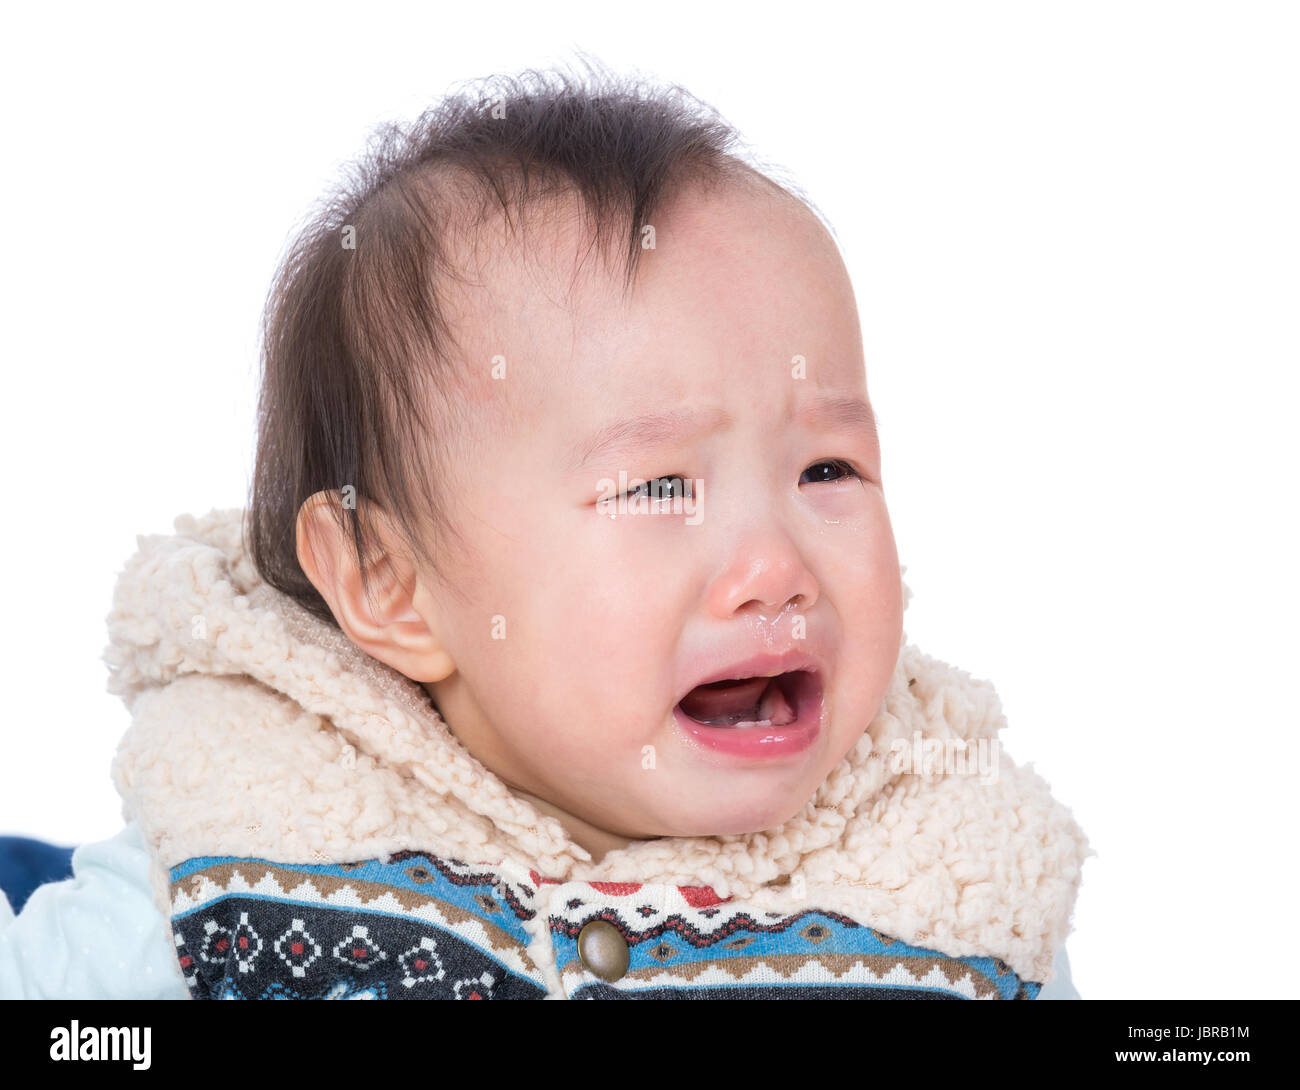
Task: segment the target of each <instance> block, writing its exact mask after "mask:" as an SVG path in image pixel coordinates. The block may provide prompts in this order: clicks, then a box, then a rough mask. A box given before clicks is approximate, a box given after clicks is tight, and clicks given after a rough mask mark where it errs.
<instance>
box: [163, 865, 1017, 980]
mask: <svg viewBox="0 0 1300 1090" xmlns="http://www.w3.org/2000/svg"><path fill="white" fill-rule="evenodd" d="M170 879H171V912H172V929H173V935H174V940H175V943H176V957H177V960H178V963H179V965H180V968H181V972H182V974H183V976H184V978H185V981H186V983H187V984H188V986H189V988H190V993H191V995H192V996H193V997H194V998H198V999H541V998H544V997H545V995H546V983H545V978H544V977H543V975H542V973H541V972H540V971H539V969H538V967H537V965H536V964H534V962H533V960H532V958H531V956H530V955H529V952H528V946H529V944H530V943H531V942H532V941H533V940H534V936H535V935H541V934H545V935H546V936H548V937H549V939H550V942H549V947H550V952H551V954H552V956H553V958H554V969H555V970H556V971H557V972H558V974H559V977H560V981H561V984H562V985H563V988H564V992H565V994H567V995H568V996H569V997H570V998H573V999H714V998H734V999H805V998H816V999H822V998H826V999H1036V998H1037V997H1038V994H1039V992H1040V991H1041V985H1040V984H1037V983H1034V982H1031V981H1022V980H1021V979H1020V978H1019V977H1018V976H1017V975H1016V974H1015V973H1014V972H1013V971H1012V970H1011V968H1010V967H1009V966H1008V965H1006V964H1005V963H1004V962H1003V961H1002V960H1000V959H998V958H993V957H961V958H954V957H949V956H947V955H945V954H942V953H939V952H937V951H934V950H929V949H926V948H924V947H920V946H911V945H908V944H907V943H904V942H902V941H900V940H897V939H893V938H891V937H889V936H887V935H884V934H882V933H880V932H879V931H876V930H875V929H873V928H871V927H869V926H867V925H866V924H864V923H862V922H859V921H857V920H854V919H852V918H851V917H849V916H847V915H845V914H843V913H841V912H834V911H830V910H827V909H822V908H818V907H816V906H815V904H813V903H811V897H810V898H809V901H810V903H809V905H808V907H807V908H802V909H800V910H799V911H795V912H790V911H785V912H769V911H761V910H759V909H757V908H756V907H754V906H752V905H747V904H745V903H743V902H735V901H733V900H732V899H730V898H727V899H723V898H720V897H718V896H717V894H716V893H715V892H714V891H713V890H712V889H710V888H708V887H705V886H674V885H667V884H646V885H642V884H639V883H632V882H565V883H561V882H557V881H556V880H554V879H551V878H545V877H542V876H541V875H539V874H538V873H537V872H536V871H524V870H522V869H521V868H518V867H516V866H514V865H513V864H508V863H502V864H497V865H493V866H488V865H469V864H465V863H461V862H458V861H456V860H449V859H443V858H440V857H438V856H434V855H431V854H428V853H424V852H414V851H403V852H397V853H394V854H392V855H389V856H386V857H385V858H383V859H372V860H366V861H362V862H357V863H343V864H324V865H316V864H290V863H272V862H268V861H266V860H262V859H239V858H233V857H227V856H222V857H204V858H198V859H190V860H187V861H186V862H184V863H182V864H180V865H179V866H176V867H173V868H172V869H171V872H170ZM592 920H605V921H607V922H608V923H610V924H612V925H613V926H614V927H615V928H617V930H618V932H619V934H621V935H622V936H623V939H624V940H625V941H626V942H627V944H628V950H629V956H630V963H629V966H628V970H627V972H626V973H625V974H624V975H623V976H622V977H620V978H619V979H618V980H616V981H614V982H612V983H610V982H606V981H603V980H601V979H600V978H598V977H596V976H595V975H593V974H592V973H591V972H589V971H588V970H587V968H586V967H585V966H584V965H583V963H582V961H581V959H580V958H579V956H578V936H579V934H580V933H581V931H582V929H583V927H585V926H586V925H587V924H588V923H590V922H591V921H592Z"/></svg>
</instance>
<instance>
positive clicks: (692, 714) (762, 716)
mask: <svg viewBox="0 0 1300 1090" xmlns="http://www.w3.org/2000/svg"><path fill="white" fill-rule="evenodd" d="M820 697H821V680H820V679H819V678H818V676H817V675H816V674H815V673H813V672H812V671H810V670H792V671H790V672H788V673H784V674H777V675H776V676H775V677H748V678H732V679H729V680H726V681H714V682H710V683H709V684H707V685H697V686H696V687H695V688H694V689H692V690H691V691H690V692H689V693H687V694H686V695H685V696H684V697H682V699H681V701H680V702H679V703H678V705H677V711H679V712H680V713H681V714H682V715H684V716H685V717H686V718H687V719H689V720H691V721H692V722H695V723H698V724H699V725H700V726H705V727H733V728H735V729H737V730H747V729H753V728H763V727H788V726H793V725H795V724H798V723H801V722H803V721H805V720H807V719H808V718H809V714H810V713H811V712H812V711H813V710H814V708H815V706H816V707H819V706H820Z"/></svg>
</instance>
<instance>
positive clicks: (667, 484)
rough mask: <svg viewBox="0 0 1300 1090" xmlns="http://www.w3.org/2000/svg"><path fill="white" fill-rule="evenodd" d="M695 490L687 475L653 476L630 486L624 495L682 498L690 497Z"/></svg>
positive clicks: (655, 498)
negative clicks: (633, 486) (634, 486)
mask: <svg viewBox="0 0 1300 1090" xmlns="http://www.w3.org/2000/svg"><path fill="white" fill-rule="evenodd" d="M693 493H694V490H693V489H692V488H691V482H690V479H689V478H686V477H651V478H650V480H648V481H644V482H643V483H641V484H639V485H637V486H636V488H629V489H628V490H627V491H626V492H624V493H623V495H624V496H644V497H645V498H646V499H648V500H651V501H653V500H668V501H670V502H671V501H672V500H681V499H689V498H691V496H692V495H693Z"/></svg>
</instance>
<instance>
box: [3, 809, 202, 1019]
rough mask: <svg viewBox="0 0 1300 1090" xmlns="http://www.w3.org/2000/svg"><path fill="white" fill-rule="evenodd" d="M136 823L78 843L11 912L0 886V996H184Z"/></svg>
mask: <svg viewBox="0 0 1300 1090" xmlns="http://www.w3.org/2000/svg"><path fill="white" fill-rule="evenodd" d="M169 930H170V929H169V928H168V926H167V923H166V921H165V920H164V919H163V916H162V913H161V912H159V911H158V909H157V907H155V905H154V903H153V894H152V892H151V889H150V885H149V855H148V852H147V851H146V850H145V847H144V843H143V841H142V840H141V839H140V834H139V831H138V829H137V828H136V827H135V825H134V824H131V825H127V826H126V827H125V828H124V829H123V830H122V831H121V832H120V833H118V834H117V835H116V836H114V837H110V838H109V839H108V840H101V841H96V842H94V843H87V844H82V845H80V846H79V847H78V848H77V849H76V851H75V852H73V854H72V877H71V878H66V879H64V880H63V881H61V882H47V883H46V884H45V885H43V886H38V887H37V888H36V889H35V890H34V891H33V892H32V895H31V897H29V898H28V900H27V903H26V904H25V905H24V906H23V910H22V912H20V913H19V914H18V915H17V916H15V915H14V913H13V908H12V907H11V906H10V904H9V900H8V898H7V897H5V895H4V893H3V892H0V999H188V998H189V991H188V989H187V988H186V986H185V981H184V980H182V979H181V975H180V970H179V968H178V966H177V963H176V954H175V950H174V949H173V948H172V946H171V944H170V943H169V942H168V941H167V940H168V933H169Z"/></svg>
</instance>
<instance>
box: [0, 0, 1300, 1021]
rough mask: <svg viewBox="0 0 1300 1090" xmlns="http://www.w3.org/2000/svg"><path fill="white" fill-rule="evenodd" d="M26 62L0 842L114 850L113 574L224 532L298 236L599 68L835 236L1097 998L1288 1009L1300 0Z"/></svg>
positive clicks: (10, 200) (327, 20)
mask: <svg viewBox="0 0 1300 1090" xmlns="http://www.w3.org/2000/svg"><path fill="white" fill-rule="evenodd" d="M846 20H848V21H847V22H846ZM3 37H4V38H5V40H6V42H7V45H8V49H7V53H8V54H9V55H8V57H7V60H6V64H5V65H4V66H3V67H0V92H2V93H0V116H3V120H4V130H3V131H4V147H5V162H6V168H5V170H4V171H3V172H2V173H0V191H2V195H3V207H4V208H5V210H6V212H5V215H4V257H5V260H4V261H3V263H0V278H2V281H3V291H2V292H0V298H2V299H3V305H4V334H5V367H4V376H5V386H6V388H7V392H8V395H9V398H8V410H9V411H8V412H7V413H5V425H4V427H3V428H2V429H0V450H2V452H3V457H4V465H5V467H6V470H7V472H6V475H5V484H6V492H7V494H8V495H9V497H10V499H9V502H8V504H7V505H6V514H7V518H6V525H5V528H4V535H3V537H4V544H3V550H4V557H5V570H6V572H7V576H8V577H7V579H6V586H5V592H6V593H5V607H6V609H5V613H6V618H7V623H5V624H4V625H3V627H2V628H0V639H3V641H4V652H5V654H4V659H3V663H4V667H3V668H4V678H3V680H4V683H5V693H6V695H7V697H8V708H7V723H6V726H5V729H4V750H3V759H2V760H0V832H8V833H18V834H23V835H31V836H39V837H42V838H45V839H49V840H54V841H58V842H63V843H69V844H70V843H78V842H81V841H85V840H91V839H99V838H102V837H106V836H108V835H111V834H112V833H114V832H115V831H116V830H117V829H118V828H120V825H121V815H120V811H119V800H118V798H117V795H116V793H115V791H114V789H113V787H112V784H111V781H110V779H109V773H108V766H109V762H110V760H111V757H112V754H113V751H114V747H115V746H116V743H117V740H118V738H119V737H120V735H121V734H122V732H123V731H124V730H125V729H126V726H127V714H126V711H125V709H124V707H122V706H121V704H120V703H119V702H118V701H117V700H116V698H113V697H110V696H109V695H108V694H107V693H106V692H105V691H104V683H105V678H106V671H105V668H104V666H103V664H102V662H101V661H100V655H101V653H102V650H103V646H104V643H105V629H104V618H105V615H106V614H107V612H108V609H109V606H110V601H111V592H112V587H113V582H114V578H115V575H116V573H117V571H118V569H119V568H120V566H121V565H122V563H123V562H124V561H125V559H126V557H127V556H128V555H129V554H130V553H131V552H132V551H133V550H134V542H135V535H136V534H138V533H157V532H166V531H168V530H169V529H170V527H171V520H172V518H173V517H174V516H175V515H176V514H178V513H180V512H182V511H188V512H194V513H201V512H204V511H207V510H209V509H210V508H213V507H228V506H240V505H242V504H243V503H244V502H245V497H246V489H247V480H248V473H249V469H250V463H251V455H252V444H253V407H254V403H255V394H256V387H255V382H256V343H257V341H256V338H257V322H258V318H259V315H260V310H261V306H262V302H263V299H264V296H265V292H266V290H267V287H268V284H269V281H270V277H271V273H272V271H273V269H274V266H275V263H276V259H277V257H278V255H279V253H280V251H281V248H282V246H283V245H284V244H285V242H286V241H287V239H288V237H289V235H290V233H291V229H292V228H293V226H294V225H295V224H296V223H297V222H298V221H299V219H300V217H302V216H303V215H304V214H305V213H306V212H307V211H308V208H309V206H310V205H311V203H312V202H313V201H314V200H315V199H316V198H317V197H318V196H319V195H320V193H321V192H322V191H323V190H324V189H325V187H326V186H327V185H328V184H329V183H330V181H331V180H332V179H333V178H334V177H335V173H336V170H337V169H338V167H339V166H340V165H341V164H342V163H343V162H344V161H346V160H347V159H349V158H350V157H351V156H353V155H354V154H356V153H357V152H358V151H360V149H361V148H362V146H363V145H364V142H365V138H366V136H367V134H368V133H369V132H370V131H371V129H372V127H374V126H375V125H377V124H378V123H380V122H383V121H386V120H403V119H409V118H412V117H414V116H415V115H416V114H418V113H419V112H420V110H421V109H422V108H423V107H424V106H426V105H428V104H429V103H430V102H431V101H432V100H433V99H434V98H436V97H437V96H438V95H439V94H440V93H442V92H443V91H445V90H446V89H447V88H448V87H449V86H450V85H451V84H452V83H454V82H456V81H460V80H464V79H469V78H473V77H478V76H484V75H488V74H491V73H493V72H497V71H514V70H517V69H519V68H522V67H527V66H544V65H547V64H551V63H555V62H562V61H564V60H566V59H568V58H570V57H571V56H572V53H573V50H574V49H575V48H582V49H584V50H587V51H588V52H590V53H592V54H594V55H596V56H597V57H599V58H601V59H602V60H604V61H605V62H607V63H608V64H610V65H612V66H613V67H615V68H619V69H624V70H626V69H637V70H639V71H641V72H642V73H643V74H646V75H649V76H654V77H658V78H661V79H664V80H668V81H673V82H678V83H681V84H682V85H684V86H685V87H687V88H688V89H689V90H691V91H692V92H693V93H694V94H696V95H698V96H699V97H701V98H703V99H705V100H706V101H708V102H710V103H712V104H713V105H714V106H716V107H717V108H718V109H719V110H721V112H722V113H723V115H724V116H726V117H727V118H728V119H729V120H730V121H731V122H733V123H734V124H735V125H736V126H737V127H738V128H739V129H740V130H741V132H742V134H743V135H744V137H745V139H746V140H747V141H748V142H749V143H750V144H751V145H753V146H754V147H755V149H756V150H757V151H758V152H759V153H760V154H761V155H762V156H764V157H765V158H766V159H768V160H770V161H773V162H775V163H778V164H780V165H782V166H783V167H785V168H786V169H788V170H789V171H790V172H791V173H792V175H793V176H794V177H795V178H796V179H797V180H798V182H799V183H800V184H801V185H802V186H803V187H804V188H805V189H806V190H807V192H808V193H809V195H810V196H811V197H812V199H813V200H814V201H816V202H817V203H818V205H819V206H820V207H821V209H822V210H823V211H824V212H825V214H826V215H827V216H828V217H829V219H830V220H831V221H832V223H833V224H834V225H835V227H836V230H837V234H838V238H839V241H840V244H841V246H842V248H843V250H844V253H845V256H846V260H847V262H848V265H849V270H850V273H851V275H852V276H853V280H854V284H855V286H856V290H857V293H858V301H859V307H860V310H861V314H862V320H863V327H864V337H865V343H866V352H867V368H868V385H869V389H870V391H871V394H872V399H873V401H874V402H875V404H876V406H877V409H878V412H879V414H880V418H881V431H882V439H883V449H884V481H885V492H886V496H887V498H888V500H889V504H890V509H891V512H892V515H893V519H894V526H895V533H896V536H897V539H898V543H899V550H900V555H901V559H902V561H903V563H904V564H906V565H907V567H908V571H907V576H906V578H907V580H908V583H909V585H910V586H911V587H912V590H913V591H914V593H915V597H914V599H913V601H912V604H911V607H910V608H909V611H908V614H907V624H906V627H907V631H908V635H909V638H910V639H911V640H913V641H914V642H916V643H918V644H919V645H920V646H921V647H922V648H924V649H925V650H927V651H928V652H929V653H930V654H933V655H936V656H938V657H940V658H942V659H945V660H946V661H949V662H953V663H956V664H957V665H960V666H962V667H963V668H964V669H966V670H969V671H970V672H971V673H973V674H975V675H976V676H979V677H986V678H990V679H992V680H993V681H994V683H995V684H996V685H997V687H998V690H999V692H1000V694H1001V696H1002V700H1003V705H1004V708H1005V710H1006V713H1007V716H1008V719H1009V723H1010V727H1009V730H1008V732H1007V733H1006V734H1005V736H1004V745H1005V746H1006V748H1007V750H1008V751H1009V752H1010V754H1011V756H1012V757H1013V759H1015V760H1016V761H1018V762H1026V761H1028V762H1032V763H1033V765H1034V767H1035V768H1036V769H1037V770H1038V771H1039V772H1040V773H1041V774H1042V775H1043V776H1045V777H1046V778H1047V780H1048V781H1049V783H1050V784H1051V786H1052V789H1053V793H1054V794H1055V795H1056V796H1057V797H1058V798H1059V799H1061V800H1062V801H1063V802H1065V803H1066V804H1067V805H1069V806H1071V807H1072V809H1073V810H1074V813H1075V816H1076V817H1077V818H1078V820H1079V822H1080V823H1081V824H1082V826H1083V828H1084V829H1085V831H1086V832H1087V833H1088V835H1089V837H1090V839H1091V841H1092V843H1093V846H1094V847H1095V848H1096V850H1097V852H1098V853H1099V854H1098V855H1097V856H1096V857H1094V858H1092V859H1090V860H1089V861H1088V863H1087V864H1086V865H1085V869H1084V882H1083V887H1082V890H1081V893H1080V897H1079V902H1078V907H1077V910H1076V914H1075V924H1076V932H1075V933H1074V934H1072V935H1071V937H1070V940H1069V950H1070V953H1071V959H1072V962H1073V966H1074V977H1075V982H1076V984H1077V986H1078V988H1079V990H1080V992H1081V993H1082V994H1083V995H1084V996H1085V997H1088V998H1102V997H1118V996H1147V997H1175V996H1176V997H1197V996H1223V997H1234V996H1266V995H1280V994H1283V993H1284V990H1286V991H1288V992H1289V990H1290V981H1292V980H1293V979H1294V975H1293V974H1294V970H1295V968H1296V966H1295V964H1294V955H1293V954H1289V953H1288V952H1287V951H1280V952H1279V951H1278V950H1277V949H1276V948H1275V947H1267V948H1268V949H1269V953H1268V954H1267V956H1264V955H1263V950H1262V949H1261V948H1259V947H1255V946H1254V944H1255V943H1257V942H1265V941H1267V940H1269V939H1271V938H1272V936H1273V929H1274V927H1275V926H1277V925H1278V924H1280V923H1281V918H1282V917H1283V916H1284V914H1285V912H1286V911H1288V910H1289V908H1290V907H1291V906H1292V905H1293V904H1294V903H1295V902H1294V898H1295V896H1296V893H1297V882H1296V878H1295V873H1294V869H1293V861H1294V859H1295V854H1296V853H1295V846H1294V844H1295V840H1294V838H1295V834H1296V825H1297V823H1296V821H1295V818H1294V816H1293V810H1292V794H1293V790H1294V788H1293V784H1294V782H1295V770H1296V767H1297V756H1298V754H1297V742H1296V738H1297V730H1298V729H1300V723H1298V722H1297V718H1298V717H1297V713H1296V710H1295V705H1294V704H1293V703H1292V702H1291V701H1290V700H1289V699H1288V698H1286V697H1285V692H1286V686H1287V685H1289V684H1292V683H1293V679H1294V677H1295V668H1294V667H1295V662H1296V658H1297V654H1296V653H1297V650H1298V649H1297V640H1296V637H1295V632H1294V623H1295V618H1296V616H1297V607H1300V594H1298V593H1297V577H1296V574H1295V565H1294V560H1295V557H1296V555H1297V552H1298V549H1297V544H1298V543H1297V535H1296V530H1295V514H1294V507H1295V503H1296V491H1297V490H1296V487H1295V474H1296V472H1297V470H1298V469H1300V460H1298V459H1297V441H1296V438H1295V428H1294V425H1293V423H1292V415H1293V413H1294V412H1295V406H1296V404H1297V400H1298V395H1300V381H1298V380H1297V374H1298V373H1300V332H1298V329H1300V319H1298V315H1297V304H1298V302H1300V259H1298V255H1300V199H1297V194H1300V150H1298V141H1297V134H1298V133H1300V127H1298V126H1300V69H1298V68H1297V65H1296V63H1295V58H1296V56H1297V55H1298V54H1300V15H1298V9H1297V8H1296V6H1295V5H1292V4H1286V3H1249V2H1233V3H1229V2H1220V3H1195V2H1189V0H1181V2H1177V3H1152V2H1142V0H1123V2H1118V3H1117V2H1110V0H1106V2H1101V0H1093V2H1091V3H1088V4H1073V3H1072V4H1061V3H1047V2H1044V0H1034V2H1028V3H993V2H982V3H979V4H970V3H943V4H937V3H922V2H917V0H912V2H909V3H907V4H889V5H876V4H870V3H868V4H859V5H851V6H850V5H844V4H841V3H830V4H818V3H811V2H808V3H803V4H800V5H797V6H795V7H793V8H792V7H790V6H789V5H784V4H783V5H774V6H772V7H770V8H768V9H763V8H760V7H757V6H755V5H753V4H745V5H734V6H730V5H729V6H726V7H725V8H724V7H722V6H721V5H717V6H714V7H709V6H706V5H701V4H700V3H690V4H674V3H660V4H657V5H655V6H654V8H653V11H648V10H647V9H643V8H636V7H633V8H629V9H626V10H623V9H620V8H619V7H617V6H611V5H607V4H590V5H586V4H577V3H568V2H565V0H558V2H556V3H550V4H546V5H535V4H531V3H529V4H524V3H505V2H498V3H496V4H493V5H491V10H490V14H485V13H484V11H483V9H481V8H474V7H473V6H464V5H458V6H452V5H443V4H420V3H413V4H409V5H408V4H384V3H374V2H367V3H365V4H355V5H352V4H339V5H328V4H303V5H301V6H296V5H295V6H288V5H280V6H276V5H265V4H256V5H247V6H244V5H239V4H225V5H222V7H221V8H220V9H219V10H218V9H212V13H211V14H210V15H208V14H204V13H195V12H193V11H190V10H189V9H176V8H174V7H171V6H166V5H159V6H156V7H154V6H143V5H112V6H107V5H105V6H89V5H87V6H83V7H77V6H75V5H63V6H61V7H60V8H59V9H58V10H50V9H43V10H32V11H29V12H25V13H23V14H15V13H14V12H13V10H12V9H7V11H6V14H5V15H4V17H3ZM1237 935H1239V936H1240V937H1241V940H1242V943H1243V951H1244V950H1250V949H1255V950H1256V952H1257V955H1258V956H1247V955H1245V954H1244V953H1243V956H1241V957H1240V958H1239V959H1235V960H1228V959H1226V958H1225V959H1219V958H1215V959H1211V960H1209V961H1207V954H1208V953H1209V951H1210V950H1211V949H1212V948H1213V947H1215V946H1216V945H1217V944H1220V943H1222V942H1224V941H1227V940H1230V939H1232V938H1233V937H1234V936H1237ZM1287 957H1291V958H1292V959H1293V961H1292V965H1291V969H1292V972H1291V973H1286V972H1284V971H1283V967H1282V965H1281V963H1280V960H1279V959H1283V960H1284V959H1286V958H1287ZM1210 966H1214V968H1213V970H1211V969H1210V968H1209V967H1210Z"/></svg>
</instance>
